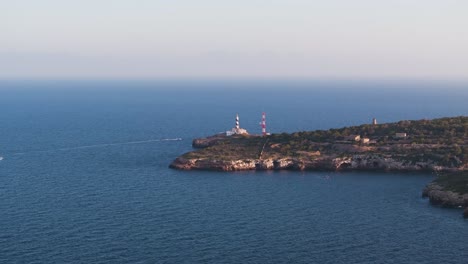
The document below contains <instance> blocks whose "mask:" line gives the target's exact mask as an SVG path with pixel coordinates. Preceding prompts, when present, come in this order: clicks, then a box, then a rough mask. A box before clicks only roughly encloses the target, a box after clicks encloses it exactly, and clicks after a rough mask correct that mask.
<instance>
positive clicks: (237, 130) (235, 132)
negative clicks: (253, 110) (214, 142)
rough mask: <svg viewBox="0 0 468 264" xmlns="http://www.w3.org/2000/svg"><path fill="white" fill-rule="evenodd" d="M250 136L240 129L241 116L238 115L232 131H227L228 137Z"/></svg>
mask: <svg viewBox="0 0 468 264" xmlns="http://www.w3.org/2000/svg"><path fill="white" fill-rule="evenodd" d="M248 134H249V132H247V130H245V129H243V128H241V127H240V123H239V114H236V123H235V125H234V127H233V128H232V129H231V130H229V131H226V136H228V137H230V136H232V135H248Z"/></svg>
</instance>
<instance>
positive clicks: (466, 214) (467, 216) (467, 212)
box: [463, 207, 468, 218]
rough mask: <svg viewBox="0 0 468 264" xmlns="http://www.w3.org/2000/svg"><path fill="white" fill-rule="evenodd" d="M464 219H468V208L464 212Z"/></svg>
mask: <svg viewBox="0 0 468 264" xmlns="http://www.w3.org/2000/svg"><path fill="white" fill-rule="evenodd" d="M463 218H468V207H466V208H465V210H463Z"/></svg>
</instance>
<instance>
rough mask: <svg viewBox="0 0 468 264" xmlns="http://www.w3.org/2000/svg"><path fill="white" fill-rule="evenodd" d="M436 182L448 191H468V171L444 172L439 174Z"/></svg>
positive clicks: (462, 192) (461, 192)
mask: <svg viewBox="0 0 468 264" xmlns="http://www.w3.org/2000/svg"><path fill="white" fill-rule="evenodd" d="M434 182H435V183H437V184H438V185H440V186H442V187H444V189H445V190H448V191H453V192H456V193H460V194H465V193H468V171H462V172H456V173H443V174H440V175H438V177H437V179H435V180H434Z"/></svg>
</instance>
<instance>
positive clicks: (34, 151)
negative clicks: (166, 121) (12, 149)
mask: <svg viewBox="0 0 468 264" xmlns="http://www.w3.org/2000/svg"><path fill="white" fill-rule="evenodd" d="M181 140H182V138H163V139H150V140H141V141H129V142H119V143H105V144H95V145H85V146H78V147H68V148H56V149H48V150H31V151H26V152H17V153H12V154H10V155H12V156H17V155H26V154H31V153H47V152H55V151H67V150H75V149H87V148H102V147H110V146H119V145H133V144H144V143H151V142H162V141H181ZM2 159H3V157H0V160H2Z"/></svg>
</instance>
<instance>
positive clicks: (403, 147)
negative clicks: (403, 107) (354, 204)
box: [170, 116, 468, 217]
mask: <svg viewBox="0 0 468 264" xmlns="http://www.w3.org/2000/svg"><path fill="white" fill-rule="evenodd" d="M192 145H193V147H194V148H198V149H197V150H195V151H192V152H189V153H186V154H183V155H182V156H180V157H178V158H176V159H175V160H174V161H173V162H172V163H171V164H170V167H171V168H174V169H180V170H215V171H240V170H342V171H343V170H378V171H428V172H436V173H438V174H441V175H444V176H440V177H438V178H437V179H436V180H435V181H434V182H433V183H431V184H429V185H428V186H427V187H426V189H425V190H424V191H423V196H424V197H428V198H429V199H430V201H431V203H432V204H434V205H440V206H445V207H465V208H468V188H466V189H465V188H454V186H464V187H467V186H468V174H467V171H468V117H463V116H462V117H452V118H440V119H433V120H416V121H408V120H405V121H400V122H396V123H388V124H379V125H370V124H366V125H361V126H354V127H345V128H341V129H330V130H317V131H304V132H296V133H291V134H287V133H282V134H272V135H268V136H255V135H254V136H252V135H233V136H229V137H228V136H225V135H223V134H219V135H215V136H211V137H207V138H200V139H194V140H193V142H192ZM452 179H456V180H453V181H452ZM467 210H468V209H467ZM467 210H465V216H466V217H468V211H467Z"/></svg>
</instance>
